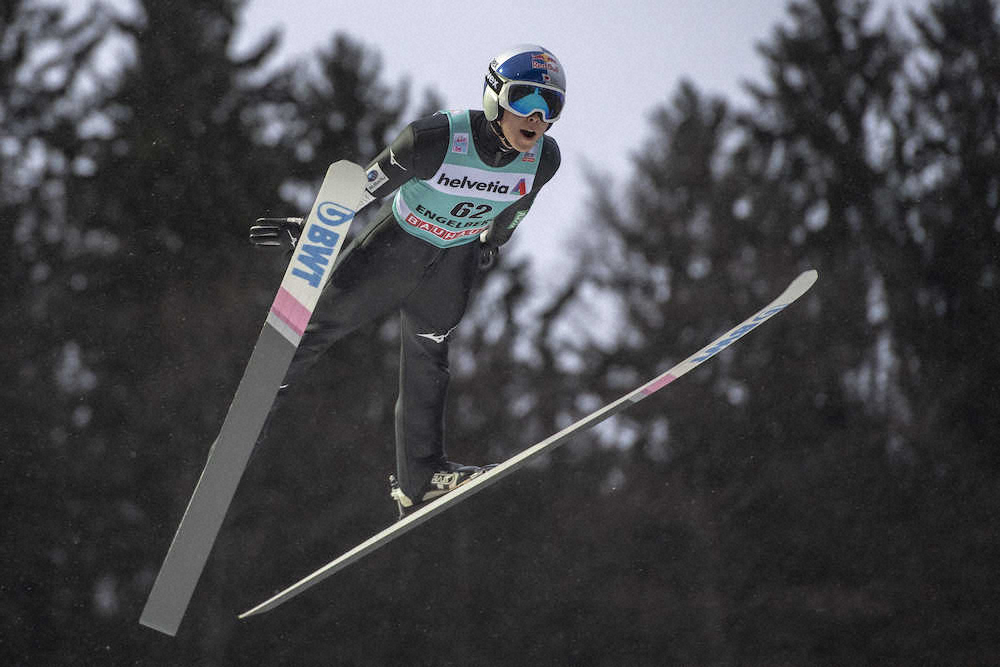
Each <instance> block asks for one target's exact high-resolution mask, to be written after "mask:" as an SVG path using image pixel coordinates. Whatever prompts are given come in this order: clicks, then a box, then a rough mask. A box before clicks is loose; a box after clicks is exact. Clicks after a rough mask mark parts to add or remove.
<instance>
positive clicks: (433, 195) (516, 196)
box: [282, 111, 560, 498]
mask: <svg viewBox="0 0 1000 667" xmlns="http://www.w3.org/2000/svg"><path fill="white" fill-rule="evenodd" d="M559 162H560V157H559V148H558V146H557V145H556V142H555V140H553V139H552V138H551V137H548V136H545V135H542V137H541V138H540V139H539V141H538V142H537V143H536V145H535V148H534V149H533V150H532V151H528V152H525V153H520V152H517V151H516V150H509V149H508V150H505V149H504V147H503V145H502V144H501V142H500V140H499V138H498V137H497V135H496V134H495V132H494V130H493V129H492V128H491V127H490V125H489V122H488V121H487V120H486V119H485V117H484V115H483V113H482V112H481V111H457V112H447V113H439V114H435V115H433V116H431V117H428V118H423V119H420V120H417V121H414V122H413V123H411V124H410V125H408V126H407V127H406V128H405V129H404V130H403V131H402V132H401V133H400V134H399V136H398V137H397V138H396V139H395V140H394V141H393V142H392V143H391V144H390V145H389V146H388V147H386V148H385V149H384V150H383V151H382V152H381V153H380V154H379V155H378V156H377V157H376V158H375V159H374V160H373V161H372V162H371V163H370V164H369V166H368V169H367V173H368V190H369V192H371V193H372V194H373V195H374V196H376V197H386V196H387V195H389V194H391V193H392V192H393V191H394V190H397V188H398V191H397V192H396V194H395V196H394V197H392V199H391V201H388V202H386V203H385V204H383V206H382V208H381V209H380V210H379V212H378V215H377V216H376V217H375V219H374V220H373V221H372V222H371V223H370V224H369V225H368V226H367V227H366V228H365V229H364V230H363V231H362V232H361V233H360V234H359V235H358V236H357V237H356V238H355V239H354V240H353V241H352V242H351V244H350V245H349V246H348V247H347V248H346V249H345V250H344V252H343V253H342V254H341V257H340V259H339V260H338V262H337V266H336V267H335V268H334V270H333V273H332V275H331V277H330V280H329V282H328V283H327V285H326V287H325V288H324V290H323V293H322V295H321V296H320V300H319V303H318V304H317V305H316V308H315V310H314V311H313V315H312V319H311V321H310V322H309V325H308V327H307V328H306V330H305V333H304V335H303V337H302V341H301V343H300V344H299V348H298V351H297V352H296V354H295V357H294V358H293V360H292V363H291V366H290V367H289V370H288V373H287V375H286V376H285V382H284V386H283V388H282V393H284V389H285V388H287V387H288V386H290V385H293V384H295V383H296V382H297V381H298V380H299V379H300V378H301V376H302V375H303V373H304V372H305V371H306V370H307V369H308V368H309V367H310V366H312V364H313V362H314V361H316V359H317V358H318V357H319V356H320V355H321V354H323V353H324V352H325V351H326V350H327V349H328V348H329V347H330V346H331V345H332V344H333V343H334V342H335V341H336V340H338V339H339V338H341V337H343V336H345V335H347V334H348V333H350V332H351V331H354V330H355V329H357V328H359V327H361V326H363V325H365V324H367V323H369V322H371V321H372V320H374V319H376V318H379V317H381V316H384V315H387V314H389V313H391V312H393V311H396V310H398V311H399V313H400V323H401V332H400V338H401V341H402V343H401V350H400V363H399V395H398V397H397V401H396V408H395V422H396V471H397V477H398V480H399V484H400V487H401V488H402V489H403V491H404V492H405V493H406V494H407V495H408V496H409V497H411V498H417V497H420V494H421V493H422V491H423V488H424V487H425V486H426V485H427V484H428V482H429V480H430V477H431V475H432V474H433V473H434V471H436V470H440V469H441V468H442V467H443V465H444V463H445V461H446V454H445V438H444V414H445V400H446V395H447V388H448V381H449V370H448V337H449V335H450V334H451V333H452V331H454V329H455V327H456V326H458V323H459V321H460V320H461V319H462V316H463V315H464V313H465V310H466V305H467V304H468V300H469V296H470V293H471V291H472V288H473V285H474V283H475V281H476V278H477V277H478V274H479V272H480V268H479V260H480V255H481V253H482V252H483V246H484V245H490V246H494V247H496V246H499V245H502V244H503V243H505V242H506V241H507V240H508V239H509V238H510V235H511V234H512V233H513V231H514V229H515V228H516V227H517V225H518V223H520V221H521V219H522V218H523V217H524V215H525V214H526V213H527V211H528V209H529V208H530V206H531V204H532V202H533V201H534V199H535V196H536V195H537V193H538V191H539V190H540V189H541V187H542V186H543V185H544V184H545V183H546V182H548V180H549V179H551V178H552V176H553V175H554V174H555V172H556V170H557V169H558V168H559ZM481 237H484V238H485V241H484V240H482V239H481Z"/></svg>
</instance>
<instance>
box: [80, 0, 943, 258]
mask: <svg viewBox="0 0 1000 667" xmlns="http://www.w3.org/2000/svg"><path fill="white" fill-rule="evenodd" d="M112 2H113V4H115V5H117V6H119V7H121V6H122V5H128V4H129V2H128V1H127V0H112ZM70 4H71V5H72V4H73V0H71V2H70ZM786 4H787V3H786V0H660V1H655V0H617V1H615V2H611V1H609V0H589V1H588V2H581V0H546V1H545V2H526V1H524V0H504V1H502V2H498V3H478V2H477V3H473V2H461V1H459V0H420V1H419V2H417V1H412V0H394V1H392V2H388V1H384V0H383V1H379V0H368V1H367V2H358V1H357V0H350V1H348V0H249V1H248V2H247V4H246V7H245V9H244V13H243V21H242V32H241V33H240V35H239V37H238V40H237V49H238V50H245V49H249V48H250V46H251V45H252V44H254V43H255V42H257V41H258V40H259V39H260V38H261V37H262V35H264V34H265V33H266V32H267V31H269V30H272V29H275V28H277V29H280V30H281V32H282V34H283V40H282V45H281V48H280V50H279V52H278V56H277V60H276V61H275V62H281V61H284V60H287V59H290V58H303V57H308V56H309V55H310V54H312V53H314V52H315V51H316V49H318V48H320V47H326V46H328V45H329V44H330V40H331V37H332V35H333V34H334V32H336V31H342V32H345V33H347V34H349V35H351V36H352V37H354V38H355V39H357V40H360V41H361V42H362V43H363V44H364V45H366V46H368V47H370V48H372V49H373V50H376V51H377V52H378V53H379V54H381V57H382V64H383V78H384V80H385V82H386V83H389V84H393V83H395V82H397V81H399V80H400V79H402V78H403V77H404V76H405V77H408V78H409V79H410V81H411V91H412V93H413V99H414V100H415V101H416V102H417V103H419V101H420V100H421V99H422V96H423V92H424V91H425V90H427V89H433V90H435V91H437V92H438V93H439V94H440V95H441V96H443V98H444V100H445V102H446V105H447V107H448V108H476V109H478V108H482V88H483V76H484V74H485V71H486V66H487V64H488V63H489V61H490V60H491V59H492V57H493V56H494V55H496V54H497V53H499V52H501V51H503V50H504V49H506V48H508V47H509V46H511V45H514V44H519V43H526V42H528V43H538V44H541V45H543V46H545V47H546V48H548V49H549V50H551V51H552V52H553V53H555V54H556V56H557V57H558V58H559V59H560V60H561V61H562V64H563V67H564V69H565V71H566V76H567V82H568V83H567V88H568V91H567V104H566V110H565V112H564V113H563V117H562V118H561V119H560V120H559V121H558V122H557V123H556V124H555V125H554V126H553V127H552V129H551V130H550V134H551V135H552V136H553V137H555V138H556V140H557V141H558V142H559V146H560V148H561V150H562V156H563V166H562V169H561V170H560V172H559V174H558V175H557V176H556V178H555V179H554V180H553V181H551V182H550V183H549V184H548V185H547V186H546V187H545V189H544V190H543V192H542V193H541V195H540V196H539V198H538V200H537V201H536V203H535V206H534V207H533V208H532V212H531V214H530V215H529V216H528V217H527V218H526V219H525V223H524V224H523V225H522V226H521V228H520V229H519V230H518V233H517V234H515V236H514V238H513V241H512V244H513V248H511V250H513V251H516V252H531V253H532V254H533V255H534V256H536V257H538V258H539V259H538V266H537V267H536V268H538V269H540V270H542V273H543V274H546V273H550V271H552V270H555V272H556V275H558V257H559V256H560V255H561V253H559V252H558V249H559V248H560V246H561V244H565V243H567V242H570V241H571V237H570V234H569V233H568V232H569V231H570V230H572V228H573V224H574V221H576V220H579V218H580V217H581V216H582V215H584V211H585V205H586V203H587V199H588V196H589V192H590V189H589V187H588V186H587V184H586V182H585V179H584V173H585V166H586V165H589V166H590V167H592V168H596V169H597V170H598V171H599V172H601V173H603V174H605V175H606V179H605V180H604V181H602V183H603V184H606V186H607V187H608V188H611V189H612V190H613V191H615V189H616V188H618V187H619V186H620V185H621V184H622V183H623V182H624V181H625V180H626V179H627V178H628V176H629V170H630V161H629V155H630V153H632V152H634V151H636V150H638V149H640V148H641V147H642V144H643V142H644V141H645V140H646V139H647V138H648V137H649V135H650V126H649V120H648V119H649V115H650V113H651V111H652V110H653V109H654V108H656V107H657V106H660V105H663V104H664V103H666V102H667V101H669V99H670V98H671V97H672V95H673V94H674V92H675V91H676V89H677V86H678V83H679V82H680V81H681V80H682V79H684V78H687V79H690V80H691V81H693V82H694V83H695V84H696V85H697V87H698V88H699V89H701V90H702V91H703V92H705V93H710V94H717V95H722V96H724V97H726V98H727V99H728V100H729V101H730V102H732V103H735V104H737V105H738V104H741V103H742V102H744V101H745V100H746V97H745V95H744V93H743V92H742V83H743V82H744V81H746V80H752V81H758V82H759V81H762V80H763V78H764V68H763V62H762V59H761V57H760V56H759V55H758V54H757V52H756V50H755V45H756V44H758V43H759V42H760V41H762V40H767V39H769V38H770V36H771V34H772V32H773V29H774V27H775V26H776V25H777V24H779V23H780V22H785V21H787V19H786ZM926 4H927V0H877V1H876V7H877V9H876V14H877V15H878V16H881V15H882V14H884V12H885V11H887V9H888V8H889V7H895V8H897V11H898V10H899V8H901V7H906V6H920V7H922V6H925V5H926ZM414 113H415V111H414ZM407 120H410V119H409V118H408V119H407ZM329 158H330V161H331V162H332V161H334V160H336V159H338V158H339V156H336V155H331V156H329ZM546 267H548V270H544V269H545V268H546ZM550 275H551V274H550Z"/></svg>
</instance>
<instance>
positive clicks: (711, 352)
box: [691, 304, 787, 363]
mask: <svg viewBox="0 0 1000 667" xmlns="http://www.w3.org/2000/svg"><path fill="white" fill-rule="evenodd" d="M786 305H787V304H786ZM784 308H785V306H784V305H782V306H775V307H774V308H769V309H768V310H765V311H764V312H763V313H760V314H759V315H757V316H756V317H754V318H753V319H752V320H750V321H749V322H747V323H746V324H744V325H743V326H741V327H737V328H736V329H733V330H732V331H730V332H729V333H728V334H726V337H725V338H723V339H721V340H719V341H716V342H715V343H714V344H712V345H711V346H709V347H707V348H705V349H704V350H702V351H701V352H699V353H698V356H696V357H694V358H693V359H691V361H696V362H699V363H700V362H702V361H705V360H706V359H709V358H710V357H714V356H715V355H716V354H718V353H719V352H722V351H723V350H724V349H726V348H727V347H729V346H730V345H732V344H733V343H735V342H736V341H738V340H739V339H740V338H742V337H743V336H745V335H747V334H748V333H750V332H751V331H753V330H754V329H756V328H757V327H758V326H760V325H761V324H763V323H764V322H765V321H767V320H768V319H769V318H770V317H771V316H772V315H776V314H777V313H780V312H781V311H782V310H784Z"/></svg>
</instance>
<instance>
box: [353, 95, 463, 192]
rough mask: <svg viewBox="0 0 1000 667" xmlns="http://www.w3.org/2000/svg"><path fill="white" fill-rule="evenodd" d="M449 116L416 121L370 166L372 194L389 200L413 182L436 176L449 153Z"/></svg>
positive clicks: (369, 180)
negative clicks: (403, 186)
mask: <svg viewBox="0 0 1000 667" xmlns="http://www.w3.org/2000/svg"><path fill="white" fill-rule="evenodd" d="M450 136H451V130H450V128H449V126H448V116H447V115H445V114H434V115H433V116H428V117H427V118H421V119H419V120H415V121H413V122H412V123H410V124H409V125H407V126H406V127H405V128H403V131H402V132H400V133H399V135H398V136H397V137H396V138H395V139H393V141H392V143H390V144H389V145H388V146H386V147H385V148H384V149H382V152H381V153H379V154H378V155H377V156H376V157H375V159H374V160H372V161H371V162H370V163H368V167H367V168H366V169H365V171H366V172H367V173H368V186H367V188H368V192H369V194H371V195H372V196H374V197H379V198H381V197H385V196H387V195H389V194H391V193H392V192H393V190H395V189H396V188H398V187H399V186H401V185H402V184H403V183H405V182H406V181H408V180H410V179H411V178H419V179H428V178H430V177H431V176H433V175H434V174H435V173H436V172H437V170H438V167H440V166H441V163H442V162H444V157H445V154H446V153H447V151H448V142H449V138H450Z"/></svg>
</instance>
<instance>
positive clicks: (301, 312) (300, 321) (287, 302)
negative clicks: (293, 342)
mask: <svg viewBox="0 0 1000 667" xmlns="http://www.w3.org/2000/svg"><path fill="white" fill-rule="evenodd" d="M271 312H272V313H274V314H275V315H277V316H278V317H279V318H280V319H281V321H282V322H284V323H285V324H287V325H288V326H290V327H291V328H292V330H293V331H294V332H295V333H297V334H298V335H299V336H301V335H302V333H303V332H304V331H305V330H306V325H307V324H309V318H310V317H311V316H312V312H311V311H310V310H309V309H308V308H306V307H305V306H303V305H302V304H301V303H300V302H299V300H298V299H296V298H295V297H294V296H293V295H292V293H291V292H289V291H288V290H286V289H285V288H284V287H282V288H281V289H279V290H278V296H276V297H274V303H272V304H271Z"/></svg>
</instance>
